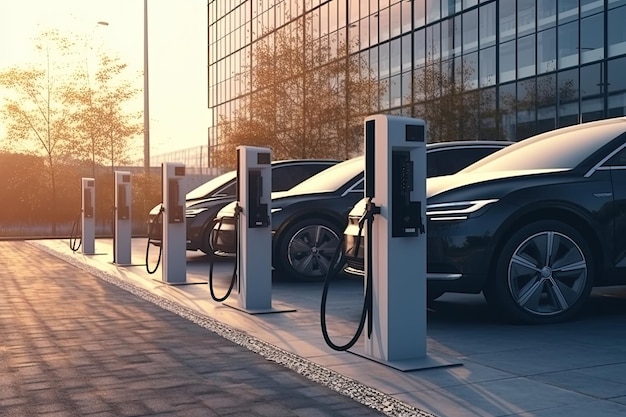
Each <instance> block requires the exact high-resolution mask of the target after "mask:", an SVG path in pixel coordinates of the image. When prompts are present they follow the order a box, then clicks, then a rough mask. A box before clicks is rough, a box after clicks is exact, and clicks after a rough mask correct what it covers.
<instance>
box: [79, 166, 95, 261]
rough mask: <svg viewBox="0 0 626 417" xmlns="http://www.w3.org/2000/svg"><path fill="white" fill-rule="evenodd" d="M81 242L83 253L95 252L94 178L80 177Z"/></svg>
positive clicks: (91, 253) (90, 253)
mask: <svg viewBox="0 0 626 417" xmlns="http://www.w3.org/2000/svg"><path fill="white" fill-rule="evenodd" d="M81 181H82V182H81V183H82V187H81V201H82V207H81V242H82V253H83V254H84V255H93V254H95V245H96V242H95V239H96V209H95V207H96V180H95V179H94V178H82V179H81Z"/></svg>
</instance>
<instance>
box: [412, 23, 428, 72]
mask: <svg viewBox="0 0 626 417" xmlns="http://www.w3.org/2000/svg"><path fill="white" fill-rule="evenodd" d="M413 48H414V53H415V56H414V60H415V66H416V67H419V66H422V65H424V64H425V63H426V31H425V30H424V29H420V30H418V31H416V32H414V34H413Z"/></svg>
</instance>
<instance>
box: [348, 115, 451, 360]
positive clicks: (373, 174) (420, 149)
mask: <svg viewBox="0 0 626 417" xmlns="http://www.w3.org/2000/svg"><path fill="white" fill-rule="evenodd" d="M365 195H366V197H372V202H373V203H374V204H376V205H377V206H378V207H379V208H380V213H379V214H378V215H376V216H375V217H374V222H373V224H372V228H373V230H372V234H371V236H372V241H371V242H369V241H368V240H367V238H366V239H365V245H366V248H367V247H368V245H372V246H371V250H372V253H373V256H372V259H371V260H372V262H371V265H370V264H368V260H367V257H366V259H365V271H366V276H367V273H372V274H373V275H372V277H373V282H372V288H371V290H372V297H373V302H372V312H371V314H372V317H371V320H372V332H371V337H369V338H368V337H367V335H366V336H365V346H364V352H363V356H364V357H367V358H369V359H372V360H375V361H377V362H381V363H384V364H386V365H388V366H391V367H393V368H396V369H399V370H403V371H408V370H416V369H425V368H433V367H439V366H451V365H454V363H452V362H450V361H448V360H444V359H442V358H432V357H427V354H426V230H425V227H426V123H425V122H424V121H423V120H419V119H412V118H407V117H400V116H386V115H375V116H370V117H368V118H366V119H365ZM366 227H367V226H366ZM366 236H367V233H366ZM355 353H356V352H355ZM357 354H358V353H357Z"/></svg>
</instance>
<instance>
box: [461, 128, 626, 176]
mask: <svg viewBox="0 0 626 417" xmlns="http://www.w3.org/2000/svg"><path fill="white" fill-rule="evenodd" d="M624 130H626V119H624V118H619V119H610V120H603V121H601V122H597V123H589V124H587V125H577V126H572V127H569V128H565V129H558V130H554V131H551V132H547V133H543V134H540V135H537V136H534V137H532V138H528V139H524V140H522V141H520V142H518V143H515V144H513V145H511V146H508V147H506V148H504V149H502V150H499V151H498V152H495V153H493V154H491V155H489V156H487V157H486V158H484V159H482V160H480V161H478V162H476V163H474V164H472V165H470V166H468V167H467V168H465V169H463V170H462V171H460V172H461V173H468V172H472V173H476V172H497V171H523V170H543V169H573V168H575V167H576V166H578V165H579V164H580V163H581V162H582V161H583V160H585V158H587V157H588V156H589V155H591V154H592V153H593V152H594V151H596V150H598V149H600V148H601V147H602V146H604V145H606V144H607V143H608V142H610V141H611V140H612V139H614V138H615V137H617V136H619V135H620V134H621V133H623V132H624Z"/></svg>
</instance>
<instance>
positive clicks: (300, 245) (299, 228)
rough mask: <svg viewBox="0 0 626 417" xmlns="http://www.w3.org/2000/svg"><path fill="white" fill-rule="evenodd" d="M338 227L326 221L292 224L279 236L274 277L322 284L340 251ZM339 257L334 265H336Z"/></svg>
mask: <svg viewBox="0 0 626 417" xmlns="http://www.w3.org/2000/svg"><path fill="white" fill-rule="evenodd" d="M341 233H342V229H341V227H340V226H339V225H338V224H337V223H335V222H333V221H330V220H328V219H323V218H311V219H304V220H299V221H296V222H295V223H293V224H291V225H289V226H288V227H287V228H286V229H285V230H284V231H283V232H282V233H280V237H279V240H278V242H277V248H276V249H277V252H276V259H275V260H276V262H275V263H274V265H275V268H276V272H278V276H279V277H282V278H288V279H292V280H298V281H322V280H323V279H324V278H325V277H326V274H327V271H328V267H329V265H330V262H331V260H332V258H333V256H335V255H337V256H339V257H341V256H342V254H341V253H338V254H336V253H335V252H336V251H337V250H339V251H340V250H341V245H340V243H341V242H340V236H341ZM340 260H341V258H339V260H338V261H337V262H340Z"/></svg>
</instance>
